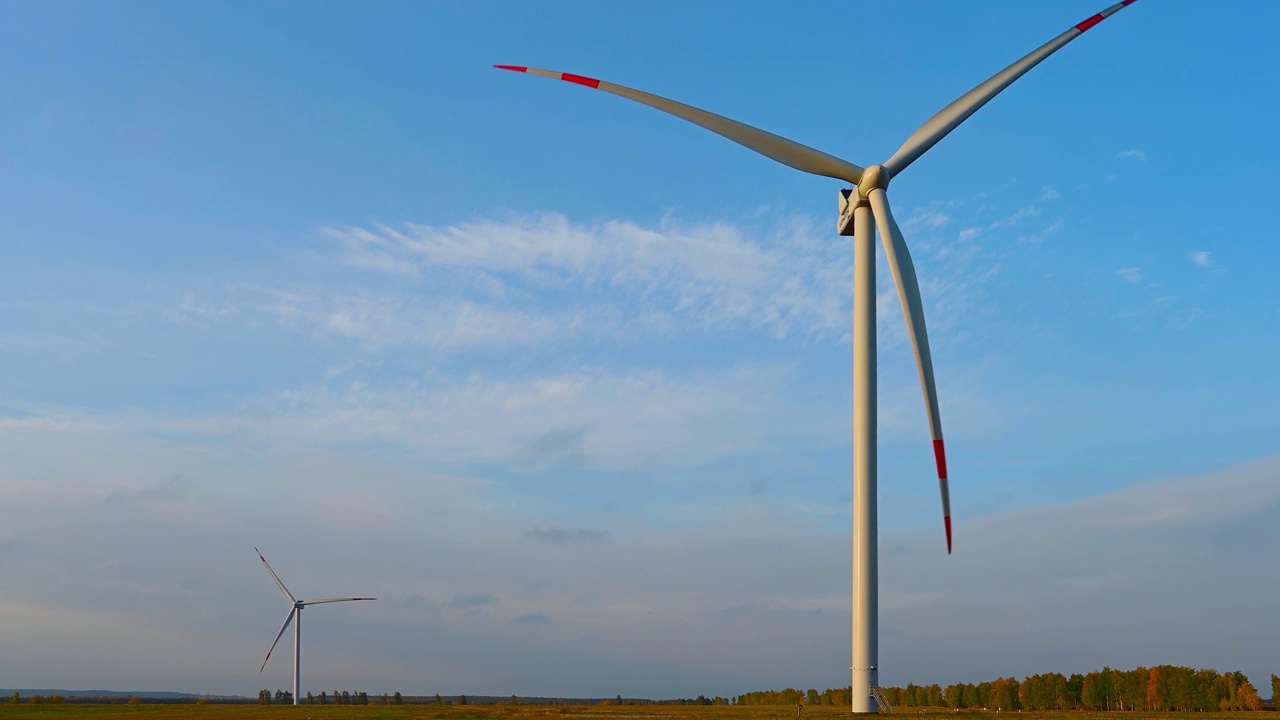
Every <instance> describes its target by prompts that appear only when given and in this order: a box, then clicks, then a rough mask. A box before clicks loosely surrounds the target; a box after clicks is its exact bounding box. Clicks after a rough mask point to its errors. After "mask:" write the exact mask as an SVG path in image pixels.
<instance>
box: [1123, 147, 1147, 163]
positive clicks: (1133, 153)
mask: <svg viewBox="0 0 1280 720" xmlns="http://www.w3.org/2000/svg"><path fill="white" fill-rule="evenodd" d="M1116 157H1117V158H1119V159H1121V160H1137V161H1138V162H1146V161H1147V154H1146V153H1145V152H1143V151H1142V150H1121V151H1120V152H1118V153H1116Z"/></svg>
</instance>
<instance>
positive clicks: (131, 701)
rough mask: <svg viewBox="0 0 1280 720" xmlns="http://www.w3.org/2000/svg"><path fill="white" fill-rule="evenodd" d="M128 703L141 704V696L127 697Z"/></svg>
mask: <svg viewBox="0 0 1280 720" xmlns="http://www.w3.org/2000/svg"><path fill="white" fill-rule="evenodd" d="M129 704H130V705H141V704H142V698H139V697H135V698H129Z"/></svg>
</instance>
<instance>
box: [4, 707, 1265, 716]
mask: <svg viewBox="0 0 1280 720" xmlns="http://www.w3.org/2000/svg"><path fill="white" fill-rule="evenodd" d="M894 714H895V715H901V716H909V715H920V714H922V715H932V716H944V717H948V718H954V719H955V720H961V719H962V718H978V717H982V718H984V719H985V720H996V718H997V717H1001V716H999V715H997V714H996V713H995V712H986V713H982V712H967V711H966V712H955V711H951V710H946V709H942V708H931V709H929V710H927V711H925V712H923V713H922V712H920V711H919V710H918V709H916V708H908V709H905V710H903V711H899V712H897V713H894ZM849 715H850V713H849V711H848V710H847V709H845V708H837V707H831V706H812V707H806V708H805V709H804V710H803V711H801V713H800V717H801V720H817V719H818V718H821V719H822V720H835V718H839V717H848V716H849ZM1002 715H1005V716H1008V715H1012V716H1014V717H1015V718H1016V719H1017V720H1086V718H1087V719H1089V720H1099V718H1100V716H1107V717H1109V718H1111V720H1156V719H1157V718H1159V719H1160V720H1176V719H1177V718H1178V717H1180V716H1184V715H1185V716H1186V717H1188V720H1190V714H1184V713H1167V712H1164V713H1148V712H1107V713H1101V712H1031V711H1027V712H1018V713H1003V714H1002ZM556 716H561V717H565V718H566V719H568V718H573V719H575V720H576V719H581V720H645V719H647V718H652V719H653V720H791V719H792V718H795V717H796V708H795V706H792V705H739V706H734V705H728V706H725V705H712V706H697V705H620V706H608V705H603V706H602V705H586V706H582V705H577V706H564V705H443V706H442V705H347V706H334V705H299V706H297V707H294V706H291V705H193V704H185V705H161V704H146V705H119V704H113V705H81V704H76V703H67V704H57V705H50V704H45V705H28V704H21V705H7V704H0V720H7V719H9V718H13V719H14V720H27V719H30V720H53V719H54V718H94V719H99V718H105V719H116V718H118V719H119V720H127V719H129V718H137V719H138V720H277V719H284V718H288V719H289V720H306V718H312V719H313V720H355V719H357V718H369V719H370V720H397V719H401V718H403V719H405V720H409V719H411V718H413V719H418V718H422V719H424V720H436V719H439V720H489V719H492V720H505V719H511V720H524V719H527V720H534V719H536V718H546V717H556ZM1194 717H1195V718H1196V720H1265V718H1269V717H1274V716H1273V715H1271V714H1270V713H1265V712H1264V713H1257V712H1231V713H1195V714H1194ZM1010 720H1012V718H1011V719H1010Z"/></svg>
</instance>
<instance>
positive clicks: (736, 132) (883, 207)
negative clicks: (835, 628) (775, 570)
mask: <svg viewBox="0 0 1280 720" xmlns="http://www.w3.org/2000/svg"><path fill="white" fill-rule="evenodd" d="M1134 2H1137V0H1123V1H1122V2H1119V3H1116V4H1115V5H1112V6H1111V7H1109V8H1107V9H1106V10H1103V11H1102V12H1100V13H1098V14H1096V15H1093V16H1092V17H1090V18H1089V19H1087V20H1085V21H1083V22H1081V23H1079V24H1076V25H1073V26H1071V28H1070V29H1068V30H1067V31H1066V32H1064V33H1062V34H1061V35H1059V36H1058V37H1056V38H1054V39H1053V40H1050V41H1049V42H1048V43H1046V44H1044V45H1042V46H1041V47H1040V48H1039V49H1037V50H1035V51H1034V52H1032V53H1031V54H1030V55H1027V56H1026V57H1024V58H1022V59H1021V60H1019V61H1018V62H1016V63H1014V64H1012V65H1010V66H1009V67H1007V68H1005V69H1004V70H1001V71H1000V72H999V73H997V74H996V75H994V76H993V77H992V78H991V79H989V80H987V81H986V82H984V83H982V84H981V85H979V86H977V87H975V88H974V89H972V90H970V91H969V92H968V93H965V94H964V95H963V96H962V97H960V99H958V100H956V101H955V102H953V103H951V104H950V105H948V106H947V107H945V108H943V109H942V111H941V112H939V113H938V114H937V115H934V116H933V117H932V118H931V119H930V120H929V122H926V123H925V124H924V125H922V126H921V127H920V129H919V130H916V131H915V133H913V134H912V135H911V137H909V138H907V141H906V142H905V143H903V144H902V147H900V148H898V152H896V153H894V154H893V157H891V158H889V159H888V160H887V161H885V163H884V164H883V165H872V166H871V167H868V168H861V167H859V166H857V165H854V164H853V163H851V162H847V161H845V160H841V159H840V158H837V157H834V156H832V155H828V154H826V153H824V152H821V151H819V150H815V149H813V148H811V147H808V146H806V145H801V144H800V143H797V142H794V141H792V140H788V139H786V138H784V137H780V136H778V135H774V134H773V133H769V132H765V131H764V130H760V129H758V128H754V127H751V126H750V125H744V124H743V123H740V122H738V121H736V120H730V119H729V118H726V117H723V116H720V115H716V114H714V113H709V112H707V111H705V110H699V109H698V108H695V107H693V106H691V105H685V104H684V103H679V102H676V101H674V100H668V99H666V98H664V97H659V96H657V95H651V94H649V93H647V92H642V91H640V90H633V89H631V88H628V87H623V86H622V85H615V84H613V83H608V82H603V81H601V80H596V79H595V78H589V77H584V76H582V75H572V74H570V73H562V72H556V71H553V70H539V69H536V68H530V67H523V66H519V65H495V66H494V67H496V68H499V69H501V70H512V71H515V72H522V73H529V74H531V75H541V76H542V77H548V78H552V79H553V80H564V81H565V82H571V83H574V84H577V85H584V86H586V87H589V88H594V89H596V90H603V91H605V92H607V93H613V94H614V95H620V96H622V97H624V98H627V99H628V100H634V101H636V102H638V103H642V104H644V105H648V106H649V107H652V108H656V109H658V110H662V111H663V112H667V113H670V114H672V115H675V116H676V117H678V118H682V119H684V120H688V121H689V122H691V123H693V124H695V125H699V126H701V127H704V128H706V129H708V130H710V131H711V132H713V133H716V134H717V135H721V136H724V137H726V138H728V139H730V140H732V141H734V142H736V143H738V144H739V145H743V146H745V147H747V148H749V149H751V150H755V151H756V152H758V153H760V154H761V155H764V156H765V157H768V158H771V159H773V160H776V161H778V162H780V163H782V164H783V165H788V166H790V167H793V168H795V169H797V170H800V171H803V172H807V173H812V174H814V175H822V176H825V177H830V178H835V179H837V180H844V181H846V182H848V183H851V184H852V185H853V187H852V188H850V189H845V190H841V191H840V198H839V203H840V219H839V221H838V222H837V228H838V230H839V232H840V234H841V235H851V236H853V238H854V241H853V246H854V251H853V268H854V270H853V276H854V290H853V668H852V671H853V711H854V712H877V711H878V709H879V705H880V702H879V700H878V698H877V697H876V695H877V693H878V687H877V679H878V678H877V675H878V671H877V656H878V654H879V638H878V624H879V608H878V607H877V594H878V591H877V582H878V568H877V566H876V563H877V556H878V549H877V545H876V334H875V327H876V326H875V318H876V295H875V287H876V282H875V269H876V262H875V231H876V229H879V231H880V238H881V240H882V241H883V243H884V251H885V259H886V260H887V261H888V264H889V269H890V270H891V271H892V272H893V280H894V282H895V283H896V284H897V286H898V299H899V301H900V302H901V303H902V309H903V313H902V314H903V316H904V317H905V318H906V321H907V332H908V333H909V334H910V335H911V344H912V347H913V348H914V350H915V355H916V365H917V366H918V368H919V370H920V384H921V385H922V386H923V389H924V402H925V409H926V410H927V411H928V415H929V431H930V434H931V435H932V437H933V454H934V461H935V462H936V463H937V466H938V487H939V490H940V492H941V493H942V521H943V527H944V528H945V529H946V534H947V554H950V553H951V495H950V489H949V487H948V484H947V456H946V449H945V446H944V445H943V442H942V417H941V413H940V412H939V409H938V393H937V389H936V387H935V384H934V380H933V360H932V357H931V356H930V354H929V338H928V335H927V334H926V332H925V326H924V307H923V304H922V302H921V298H920V286H919V283H918V282H917V281H916V271H915V266H914V265H913V264H912V262H911V255H910V253H908V252H907V243H906V241H905V240H904V239H903V237H902V231H901V230H899V229H898V223H897V222H895V221H894V219H893V214H892V213H891V212H890V210H889V199H888V196H887V195H886V194H885V191H886V190H887V189H888V188H889V181H890V180H891V179H893V178H895V177H897V176H898V174H899V173H901V172H902V171H903V170H905V169H906V168H907V166H909V165H910V164H911V163H913V162H915V161H916V160H917V159H919V158H920V156H921V155H923V154H925V153H926V152H928V151H929V149H930V148H932V147H933V146H934V145H935V144H937V143H938V141H939V140H941V139H942V138H944V137H946V136H947V135H948V134H949V133H950V132H951V131H952V130H955V129H956V128H957V127H959V126H960V123H962V122H964V121H965V120H967V119H968V118H969V116H970V115H972V114H973V113H975V112H977V111H978V109H979V108H981V107H982V106H983V105H986V104H987V102H988V101H990V100H991V99H992V98H994V97H995V96H996V95H998V94H1000V92H1001V91H1002V90H1004V89H1005V88H1007V87H1009V85H1010V84H1011V83H1013V81H1014V80H1017V79H1018V78H1020V77H1022V76H1023V75H1024V74H1025V73H1026V72H1027V71H1028V70H1030V69H1031V68H1033V67H1035V66H1036V65H1038V64H1039V63H1040V61H1041V60H1044V59H1045V58H1047V57H1049V56H1050V55H1052V54H1053V53H1055V52H1057V51H1058V50H1059V49H1061V48H1062V47H1063V46H1064V45H1066V44H1067V43H1069V42H1071V41H1072V40H1075V39H1076V38H1077V37H1079V36H1080V35H1081V34H1082V33H1084V32H1085V31H1086V30H1088V29H1090V28H1092V27H1093V26H1094V25H1097V24H1098V23H1100V22H1102V21H1103V20H1105V19H1107V18H1108V17H1110V16H1111V15H1113V14H1115V13H1117V12H1119V11H1120V10H1122V9H1124V8H1125V7H1127V6H1129V5H1132V4H1133V3H1134ZM878 102H879V103H882V102H883V100H878ZM876 105H877V102H873V103H869V104H866V105H860V107H863V108H865V110H866V111H867V112H875V108H876ZM873 220H874V226H873Z"/></svg>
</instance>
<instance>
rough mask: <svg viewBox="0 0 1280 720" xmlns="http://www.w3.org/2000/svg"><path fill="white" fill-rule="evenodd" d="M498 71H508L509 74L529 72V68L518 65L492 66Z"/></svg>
mask: <svg viewBox="0 0 1280 720" xmlns="http://www.w3.org/2000/svg"><path fill="white" fill-rule="evenodd" d="M494 67H496V68H498V69H499V70H510V71H511V72H529V68H527V67H523V66H520V65H494Z"/></svg>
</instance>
